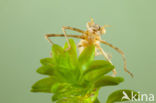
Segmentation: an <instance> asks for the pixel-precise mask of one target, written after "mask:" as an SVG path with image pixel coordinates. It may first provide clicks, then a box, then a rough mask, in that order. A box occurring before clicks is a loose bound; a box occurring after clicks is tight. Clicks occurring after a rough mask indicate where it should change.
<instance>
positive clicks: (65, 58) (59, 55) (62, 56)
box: [52, 44, 70, 68]
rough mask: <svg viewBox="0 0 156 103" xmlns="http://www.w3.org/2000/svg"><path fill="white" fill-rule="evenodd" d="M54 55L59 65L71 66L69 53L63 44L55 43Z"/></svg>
mask: <svg viewBox="0 0 156 103" xmlns="http://www.w3.org/2000/svg"><path fill="white" fill-rule="evenodd" d="M52 55H53V59H54V61H55V63H56V64H57V65H59V66H64V67H67V68H70V67H69V64H70V61H69V54H68V52H66V51H65V50H64V49H63V48H62V47H61V46H59V45H56V44H54V45H53V47H52Z"/></svg>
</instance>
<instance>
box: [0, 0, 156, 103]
mask: <svg viewBox="0 0 156 103" xmlns="http://www.w3.org/2000/svg"><path fill="white" fill-rule="evenodd" d="M155 4H156V1H155V0H0V103H51V94H44V93H31V92H30V89H31V86H32V84H33V83H35V82H36V81H37V80H39V79H41V78H43V77H44V76H41V75H39V74H37V73H36V69H37V68H38V67H39V66H40V62H39V60H40V59H41V58H44V57H49V53H50V50H51V45H50V44H49V43H48V42H47V40H46V39H45V38H44V34H46V33H62V30H61V27H62V26H72V27H77V28H80V29H83V30H85V29H86V23H87V22H88V21H89V20H90V18H91V17H92V18H94V20H95V22H96V23H97V24H99V25H104V24H109V25H112V27H111V28H107V34H106V35H103V36H102V39H103V40H106V41H108V42H110V43H112V44H114V45H116V46H118V47H119V48H121V49H122V50H123V51H124V52H125V54H126V57H127V61H128V68H129V70H130V71H131V72H133V73H134V75H135V78H133V79H132V78H131V77H130V76H129V75H128V74H127V73H125V72H124V71H123V62H122V58H121V56H120V55H119V54H118V53H117V52H115V51H114V50H113V49H111V48H109V47H107V46H105V45H102V47H103V49H104V50H105V51H107V52H108V53H110V54H112V61H113V63H114V65H115V66H116V69H117V71H118V76H122V77H124V78H125V82H124V83H122V84H120V85H119V86H115V87H105V88H102V89H101V90H100V95H99V99H100V101H101V103H105V100H106V99H107V96H108V95H109V94H110V93H111V92H113V91H114V90H117V89H133V90H136V91H139V92H141V93H147V94H154V95H156V80H155V79H156V75H155V73H156V67H155V64H156V60H155V59H156V46H155V45H156V12H155V10H156V6H155ZM69 33H73V35H76V34H78V33H76V32H69ZM53 40H54V41H55V42H56V43H58V44H60V45H62V46H63V45H64V42H65V39H64V38H54V39H53ZM74 40H75V41H76V43H78V42H79V40H78V39H74ZM96 59H104V58H103V57H102V56H98V57H96Z"/></svg>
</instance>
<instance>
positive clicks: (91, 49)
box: [78, 45, 95, 71]
mask: <svg viewBox="0 0 156 103" xmlns="http://www.w3.org/2000/svg"><path fill="white" fill-rule="evenodd" d="M94 55H95V46H94V45H89V46H87V47H86V48H85V49H84V50H83V51H82V53H81V54H80V56H79V59H78V60H79V65H80V66H81V68H82V70H83V71H84V70H86V68H87V66H88V65H89V64H90V62H91V61H93V59H94Z"/></svg>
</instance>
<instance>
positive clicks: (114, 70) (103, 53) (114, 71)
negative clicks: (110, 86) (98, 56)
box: [96, 46, 117, 76]
mask: <svg viewBox="0 0 156 103" xmlns="http://www.w3.org/2000/svg"><path fill="white" fill-rule="evenodd" d="M96 47H97V48H98V49H99V50H100V52H101V53H102V55H103V56H104V57H105V59H106V60H107V61H108V62H110V63H111V64H112V61H111V60H110V58H109V57H108V55H107V53H106V52H105V51H104V50H103V49H102V48H101V47H100V46H96ZM112 72H113V76H116V74H117V72H116V69H115V68H114V69H113V71H112Z"/></svg>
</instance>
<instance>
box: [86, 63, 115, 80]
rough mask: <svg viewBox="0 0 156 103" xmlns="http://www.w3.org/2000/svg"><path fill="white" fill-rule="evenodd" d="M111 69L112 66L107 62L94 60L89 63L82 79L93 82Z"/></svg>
mask: <svg viewBox="0 0 156 103" xmlns="http://www.w3.org/2000/svg"><path fill="white" fill-rule="evenodd" d="M113 69H114V66H113V65H112V64H110V63H109V62H108V61H104V60H95V61H93V62H91V64H90V65H89V67H88V68H87V70H86V71H85V72H84V77H85V78H86V79H87V80H89V81H94V80H96V79H97V78H100V77H101V76H103V75H104V74H106V73H108V72H110V71H111V70H113Z"/></svg>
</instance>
